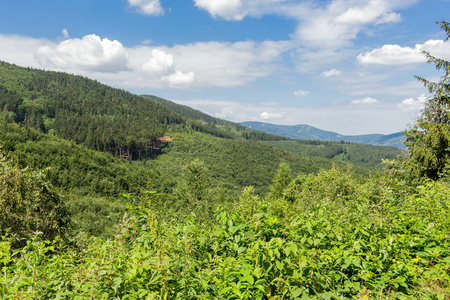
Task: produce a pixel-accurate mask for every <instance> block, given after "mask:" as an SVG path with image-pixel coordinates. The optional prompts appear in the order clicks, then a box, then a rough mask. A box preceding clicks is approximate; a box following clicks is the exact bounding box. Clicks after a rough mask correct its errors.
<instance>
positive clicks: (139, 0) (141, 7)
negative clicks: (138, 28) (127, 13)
mask: <svg viewBox="0 0 450 300" xmlns="http://www.w3.org/2000/svg"><path fill="white" fill-rule="evenodd" d="M128 3H129V4H130V5H131V6H135V7H137V11H138V12H139V13H142V14H144V15H149V16H158V15H162V14H163V13H164V10H163V8H162V7H161V2H159V0H128Z"/></svg>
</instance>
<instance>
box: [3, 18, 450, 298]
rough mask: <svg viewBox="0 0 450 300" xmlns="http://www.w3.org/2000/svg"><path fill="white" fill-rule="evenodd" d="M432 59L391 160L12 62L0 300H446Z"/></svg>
mask: <svg viewBox="0 0 450 300" xmlns="http://www.w3.org/2000/svg"><path fill="white" fill-rule="evenodd" d="M440 25H441V27H442V29H444V31H445V32H446V34H447V36H448V37H450V24H449V23H447V22H441V23H440ZM428 60H429V62H431V63H434V64H435V66H436V68H437V69H438V70H441V71H443V72H444V75H443V76H442V77H441V79H440V81H439V82H430V81H428V80H426V79H423V78H420V77H418V79H419V80H420V81H421V82H423V83H424V85H425V86H426V87H427V88H428V89H429V91H430V93H431V94H432V95H433V96H432V97H430V98H429V99H428V100H427V103H426V104H425V108H424V111H423V115H422V117H421V118H419V119H418V120H417V122H416V123H415V124H414V125H413V126H412V127H411V128H409V129H407V130H406V131H405V135H406V137H407V138H406V145H407V147H408V150H409V151H408V152H406V153H404V155H402V156H398V157H397V158H395V159H392V156H394V155H395V153H396V152H395V151H397V150H395V149H394V148H385V147H377V148H375V147H373V148H371V147H370V146H358V145H354V144H346V143H324V142H313V141H307V142H299V141H291V140H278V141H276V140H271V141H264V138H261V140H259V141H248V140H245V139H244V136H243V135H241V136H239V132H240V130H239V128H238V127H234V129H232V130H229V131H228V133H227V130H228V129H227V128H230V127H229V126H231V127H232V124H231V125H230V124H226V123H214V120H210V121H208V120H203V119H201V118H202V116H201V115H196V116H194V114H193V115H191V116H190V117H191V118H196V119H189V117H188V116H186V115H185V114H187V113H194V112H192V111H189V110H188V109H184V110H183V111H180V110H179V111H178V113H176V112H173V111H171V110H170V109H168V108H167V107H163V106H162V105H160V104H158V103H156V102H155V101H150V100H149V99H145V98H144V97H139V96H135V95H132V94H130V93H127V92H125V91H121V90H117V89H113V88H110V87H107V86H104V85H101V84H100V83H98V82H95V81H91V80H89V79H87V78H83V77H79V76H72V75H67V74H63V73H55V72H44V71H39V70H31V69H24V68H19V67H16V66H12V65H9V64H6V63H2V64H1V69H0V70H1V72H0V91H1V94H0V108H1V109H2V112H1V118H0V141H1V147H0V225H1V227H0V268H1V270H2V272H1V275H0V297H1V298H2V299H364V300H368V299H385V300H388V299H438V300H441V299H449V298H450V272H449V270H450V251H449V249H450V235H449V232H450V219H449V218H448V215H449V214H450V184H449V182H450V180H449V174H448V170H449V168H450V164H449V162H450V150H449V149H450V135H449V133H450V122H449V120H450V109H449V107H450V105H449V88H448V81H449V78H450V63H449V62H447V61H444V60H441V59H438V58H435V57H433V56H431V55H429V54H428ZM169 104H170V103H166V105H167V106H169ZM170 105H172V104H170ZM198 118H199V119H198ZM220 126H223V127H220ZM121 130H123V131H121ZM147 130H148V132H147ZM242 132H245V130H244V131H242ZM262 136H264V135H262ZM385 150H386V151H385ZM383 151H385V152H383ZM380 153H384V154H383V155H381V154H380ZM384 155H386V156H384ZM386 157H387V158H389V159H388V160H385V161H384V165H385V171H384V172H382V173H381V172H380V173H379V172H373V169H368V168H367V165H369V166H371V164H372V162H373V161H376V160H379V159H381V158H386ZM352 159H354V160H355V161H356V162H359V163H358V166H356V167H353V168H352V167H350V166H348V165H347V164H344V163H343V162H344V161H347V162H348V161H352ZM364 159H367V160H368V161H362V160H364ZM333 160H334V161H333ZM371 167H372V168H374V167H375V166H371ZM371 170H372V171H371Z"/></svg>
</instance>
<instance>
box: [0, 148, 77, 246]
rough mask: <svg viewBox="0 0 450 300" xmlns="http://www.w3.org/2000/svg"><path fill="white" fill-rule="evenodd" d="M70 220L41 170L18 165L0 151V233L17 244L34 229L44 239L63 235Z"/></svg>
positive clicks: (30, 235) (26, 237)
mask: <svg viewBox="0 0 450 300" xmlns="http://www.w3.org/2000/svg"><path fill="white" fill-rule="evenodd" d="M70 224H71V222H70V218H69V214H68V211H67V209H66V207H65V205H64V203H63V201H62V200H61V198H60V197H59V195H58V194H57V193H55V192H54V191H53V189H52V187H51V186H50V185H49V184H48V183H47V181H46V180H45V176H44V174H43V172H40V171H33V170H30V169H28V168H25V169H21V168H19V167H18V166H17V165H16V164H15V163H14V162H13V161H11V160H8V159H6V157H4V155H3V153H1V152H0V234H1V235H2V236H4V235H5V234H9V235H10V236H11V238H12V239H10V240H11V245H13V246H15V247H17V246H18V245H21V244H22V243H23V240H24V239H29V238H32V237H33V236H34V235H35V234H37V233H40V234H42V236H43V238H44V239H46V240H53V239H55V238H56V237H58V236H63V235H64V234H65V233H66V232H67V231H68V229H69V227H70Z"/></svg>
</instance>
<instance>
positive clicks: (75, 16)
mask: <svg viewBox="0 0 450 300" xmlns="http://www.w3.org/2000/svg"><path fill="white" fill-rule="evenodd" d="M449 12H450V0H428V1H425V0H327V1H324V0H310V1H293V0H177V1H174V0H77V1H54V0H40V1H34V0H21V1H17V0H2V1H0V60H2V61H7V62H10V63H15V64H17V65H20V66H31V67H35V68H40V69H46V70H58V71H65V72H69V73H72V74H81V75H84V76H87V77H89V78H93V79H97V80H99V81H100V82H102V83H106V84H108V85H111V86H114V87H118V88H122V89H125V90H128V91H131V92H133V93H136V94H153V95H157V96H160V97H163V98H166V99H169V100H172V101H175V102H177V103H180V104H184V105H188V106H191V107H193V108H196V109H199V110H201V111H204V112H207V113H209V114H211V115H213V116H216V117H220V118H223V119H227V120H231V121H235V122H240V121H262V122H269V123H274V124H287V125H293V124H309V125H312V126H316V127H318V128H321V129H325V130H331V131H335V132H339V133H341V134H367V133H385V134H387V133H392V132H396V131H401V130H403V129H405V128H406V127H407V126H408V124H411V123H412V122H413V120H414V119H415V118H416V117H417V116H418V115H419V113H420V109H421V107H422V105H423V103H424V101H425V100H426V97H427V91H426V89H425V88H424V87H423V86H421V85H420V84H419V83H417V82H416V80H415V79H414V78H413V75H415V74H416V75H420V76H423V77H426V78H428V79H431V80H437V79H438V78H439V76H440V74H439V73H438V72H437V71H435V70H434V67H433V66H432V65H428V64H426V61H425V59H424V57H423V55H422V54H421V51H422V50H426V51H429V52H431V53H432V54H433V55H435V56H438V57H440V58H444V59H447V60H449V59H450V42H444V41H443V39H444V38H445V35H444V34H443V32H442V30H440V28H439V26H437V25H436V24H435V22H436V21H441V20H448V19H449V16H448V15H449Z"/></svg>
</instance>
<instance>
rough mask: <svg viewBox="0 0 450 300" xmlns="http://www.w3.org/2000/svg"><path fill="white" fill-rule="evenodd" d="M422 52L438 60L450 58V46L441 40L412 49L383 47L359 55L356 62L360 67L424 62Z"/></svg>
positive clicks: (428, 42) (392, 46)
mask: <svg viewBox="0 0 450 300" xmlns="http://www.w3.org/2000/svg"><path fill="white" fill-rule="evenodd" d="M422 51H427V52H430V53H431V54H432V55H434V56H437V57H440V58H444V59H445V58H449V57H450V54H449V53H450V44H449V43H445V42H444V41H442V40H429V41H427V42H425V43H424V44H417V45H415V47H414V48H411V47H402V46H399V45H384V46H382V47H381V48H377V49H374V50H372V51H369V52H365V53H361V54H359V55H358V56H357V58H356V59H357V61H358V62H359V63H360V64H362V65H385V66H396V65H397V66H398V65H406V64H413V63H424V62H426V58H425V55H424V54H423V53H422Z"/></svg>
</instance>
